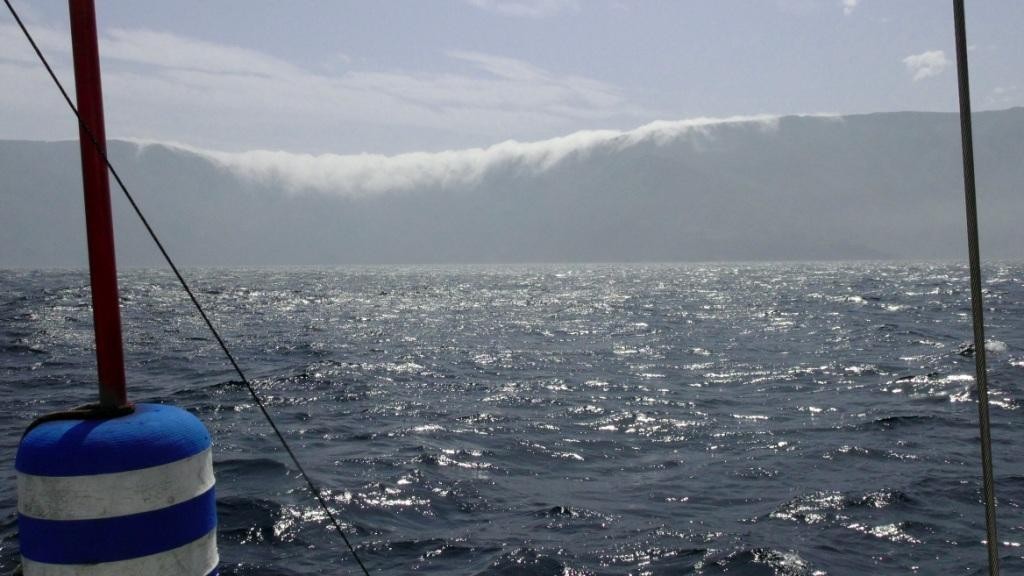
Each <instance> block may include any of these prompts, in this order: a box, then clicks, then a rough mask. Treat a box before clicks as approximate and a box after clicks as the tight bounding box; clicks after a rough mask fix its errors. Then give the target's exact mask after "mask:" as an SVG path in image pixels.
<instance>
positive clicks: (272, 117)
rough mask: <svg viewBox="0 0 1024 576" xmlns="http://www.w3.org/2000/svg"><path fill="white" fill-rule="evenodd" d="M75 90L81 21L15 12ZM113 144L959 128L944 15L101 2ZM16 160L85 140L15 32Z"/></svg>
mask: <svg viewBox="0 0 1024 576" xmlns="http://www.w3.org/2000/svg"><path fill="white" fill-rule="evenodd" d="M12 1H13V3H14V5H15V7H16V8H17V9H18V10H19V11H20V13H21V15H22V17H23V19H24V20H25V21H26V23H27V25H28V27H29V28H30V30H31V31H32V32H33V34H34V35H35V36H36V38H37V41H38V42H39V43H40V45H41V47H42V49H43V51H44V53H45V54H47V56H48V57H49V58H50V59H51V61H52V62H53V63H54V64H55V68H56V70H57V73H58V75H59V76H60V77H61V78H62V79H64V81H65V82H66V83H67V85H68V86H69V87H70V86H72V84H73V81H72V74H71V70H70V42H69V33H68V16H67V3H66V2H64V1H59V0H12ZM97 4H98V6H97V11H98V19H99V26H100V36H101V37H100V51H101V57H102V66H103V80H104V92H105V100H106V118H107V134H108V137H109V138H126V139H138V140H144V141H159V142H173V143H178V144H182V145H186V146H190V147H196V148H202V149H207V150H218V151H224V152H245V151H251V150H274V151H286V152H290V153H298V154H344V155H352V154H362V153H367V154H375V155H395V154H405V153H414V152H437V151H442V150H456V149H466V148H474V147H487V146H491V145H494V144H497V143H500V142H504V141H507V140H516V141H520V142H530V141H538V140H544V139H550V138H556V137H560V136H564V135H567V134H571V133H573V132H577V131H581V130H630V129H633V128H636V127H638V126H643V125H646V124H649V123H651V122H655V121H679V120H684V119H694V118H707V117H710V118H724V117H735V116H760V115H784V114H856V113H870V112H881V111H898V110H926V111H954V110H956V107H957V100H956V84H955V82H956V66H955V61H954V59H955V54H954V48H953V42H954V41H953V28H952V6H951V2H948V1H944V0H900V1H893V0H745V1H740V0H721V1H714V2H711V1H703V0H689V1H683V0H673V1H655V0H650V1H631V0H432V1H424V0H417V1H413V0H405V1H398V0H394V1H380V2H362V1H359V2H356V1H351V2H350V1H338V2H313V1H301V0H295V1H289V2H264V1H261V0H218V1H216V2H211V1H197V0H181V1H175V2H137V1H130V0H97ZM967 8H968V11H967V25H968V40H969V43H970V45H971V50H970V59H971V61H970V66H971V78H972V95H973V104H974V107H975V109H976V110H987V109H1004V108H1009V107H1013V106H1022V105H1024V66H1022V65H1021V56H1022V54H1024V35H1022V34H1020V30H1022V29H1024V2H1019V1H1018V0H985V1H972V2H968V7H967ZM0 86H3V90H0V139H29V140H56V139H73V138H75V137H77V131H76V128H75V124H74V122H73V119H72V117H71V116H70V114H69V113H68V112H67V110H66V109H65V108H64V104H63V102H62V100H61V99H60V96H59V94H58V93H57V91H56V89H55V88H54V87H53V86H52V85H51V84H50V81H49V79H48V77H47V76H46V74H45V71H44V70H43V69H42V67H41V66H40V65H39V64H38V62H36V61H35V56H34V55H33V54H32V52H31V51H30V48H29V47H28V45H27V42H26V41H25V40H24V38H23V37H22V36H21V33H20V31H19V30H18V29H17V28H16V27H15V24H14V22H13V19H12V18H11V17H10V15H9V14H7V13H6V12H3V13H0Z"/></svg>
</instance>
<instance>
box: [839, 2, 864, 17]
mask: <svg viewBox="0 0 1024 576" xmlns="http://www.w3.org/2000/svg"><path fill="white" fill-rule="evenodd" d="M858 4H860V0H843V15H844V16H849V15H850V14H853V11H854V10H856V9H857V5H858Z"/></svg>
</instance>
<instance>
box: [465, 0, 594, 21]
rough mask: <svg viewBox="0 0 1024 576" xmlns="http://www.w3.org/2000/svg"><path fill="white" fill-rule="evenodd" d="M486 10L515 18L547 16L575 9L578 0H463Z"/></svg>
mask: <svg viewBox="0 0 1024 576" xmlns="http://www.w3.org/2000/svg"><path fill="white" fill-rule="evenodd" d="M463 1H464V2H466V3H467V4H469V5H471V6H475V7H477V8H480V9H482V10H487V11H488V12H494V13H496V14H501V15H503V16H514V17H517V18H547V17H549V16H554V15H556V14H559V13H561V12H564V11H569V10H571V11H576V10H579V8H580V3H579V0H463Z"/></svg>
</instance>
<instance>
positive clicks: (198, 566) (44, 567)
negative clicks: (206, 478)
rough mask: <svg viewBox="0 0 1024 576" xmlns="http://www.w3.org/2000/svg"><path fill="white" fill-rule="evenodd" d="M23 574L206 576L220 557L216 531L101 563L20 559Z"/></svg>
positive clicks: (38, 575) (36, 575)
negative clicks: (155, 551) (170, 546)
mask: <svg viewBox="0 0 1024 576" xmlns="http://www.w3.org/2000/svg"><path fill="white" fill-rule="evenodd" d="M21 561H22V564H21V566H22V569H23V570H24V572H25V576H163V575H166V576H172V575H174V576H179V575H180V576H206V575H207V574H209V573H210V572H212V571H213V569H214V568H216V566H217V562H219V561H220V559H219V558H218V556H217V530H216V529H214V530H210V532H209V533H208V534H207V535H206V536H203V537H202V538H199V539H198V540H193V541H192V542H189V543H188V544H185V545H184V546H180V547H178V548H175V549H173V550H167V551H166V552H160V553H158V554H150V555H149V556H142V557H139V558H132V559H130V560H120V561H118V562H104V563H102V564H45V563H42V562H33V561H32V560H29V559H28V558H22V559H21Z"/></svg>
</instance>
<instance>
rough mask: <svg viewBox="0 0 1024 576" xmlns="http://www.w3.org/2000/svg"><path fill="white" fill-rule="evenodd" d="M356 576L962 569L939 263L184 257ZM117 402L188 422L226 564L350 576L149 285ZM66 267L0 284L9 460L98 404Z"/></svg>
mask: <svg viewBox="0 0 1024 576" xmlns="http://www.w3.org/2000/svg"><path fill="white" fill-rule="evenodd" d="M185 275H186V276H187V277H188V278H189V279H190V280H191V282H192V283H193V285H194V287H195V289H196V292H197V296H198V298H199V299H200V300H201V301H202V303H203V305H204V306H205V307H206V308H207V310H208V311H209V313H210V315H211V317H212V319H213V321H214V322H215V323H216V325H217V326H218V327H219V328H220V329H221V330H222V332H223V335H224V337H225V340H226V341H227V342H228V344H229V346H230V347H231V348H232V350H233V352H234V353H235V354H236V356H237V357H238V360H239V363H240V364H241V366H242V367H243V368H244V370H245V371H246V372H247V374H248V376H249V377H250V378H251V379H252V381H253V383H254V385H255V388H256V390H257V391H258V393H259V394H260V395H261V396H262V397H263V398H264V399H265V400H266V402H267V405H268V407H269V409H270V411H271V413H272V414H273V417H274V418H275V419H276V421H277V423H278V425H279V426H280V427H281V429H282V431H283V433H284V434H285V436H286V437H287V439H288V440H289V442H290V443H291V444H292V445H293V447H294V449H295V452H296V453H297V455H298V457H299V458H300V460H301V461H302V462H303V464H304V465H305V467H306V469H307V470H308V471H309V472H310V474H311V476H312V477H313V478H314V480H315V481H316V482H317V483H318V484H319V485H320V486H321V487H322V489H323V493H324V495H325V498H326V500H327V501H328V502H329V504H330V506H331V507H332V509H333V510H334V511H335V512H336V513H337V514H338V516H339V517H340V519H341V520H342V522H343V524H344V526H345V529H346V531H347V533H348V535H349V538H350V539H351V540H352V543H353V545H354V546H355V548H356V551H357V552H358V554H359V556H360V557H361V558H362V560H363V562H364V563H365V564H366V566H367V567H368V568H369V570H370V572H371V573H372V574H375V575H398V574H446V575H518V574H522V575H536V576H542V575H544V576H555V575H563V576H582V575H627V574H629V575H636V576H639V575H668V574H699V575H717V574H728V575H786V576H790V575H826V574H827V575H861V574H983V573H987V572H986V570H987V568H986V553H985V538H986V536H985V529H984V506H983V503H982V496H981V464H980V445H979V431H978V406H977V403H976V401H975V395H974V394H975V390H974V388H975V379H974V350H973V348H972V347H971V346H970V342H971V339H972V335H971V322H970V302H969V281H968V273H967V270H966V267H965V266H964V265H961V264H957V263H942V262H917V263H907V262H904V263H894V262H884V263H872V262H860V263H784V264H734V263H726V264H592V265H584V264H573V265H556V264H538V265H515V266H492V265H478V266H435V267H431V266H422V267H394V266H388V267H384V266H382V267H337V268H312V267H309V268H261V269H228V268H205V269H189V270H186V271H185ZM983 287H984V301H985V314H986V323H987V325H986V330H987V339H988V340H987V344H986V346H985V348H986V350H987V356H988V362H989V370H990V373H989V378H990V386H991V410H992V439H993V453H994V467H995V479H996V493H997V497H998V526H999V536H998V540H999V553H1000V556H1001V559H1002V568H1003V571H1004V573H1005V574H1022V573H1024V547H1022V543H1024V510H1022V506H1024V446H1022V445H1021V440H1022V432H1021V431H1022V424H1024V418H1022V416H1024V411H1022V410H1021V406H1022V393H1021V382H1022V377H1024V265H1022V264H1016V263H989V264H986V266H985V267H984V284H983ZM121 301H122V307H123V322H124V338H125V346H126V355H127V356H126V365H127V373H128V379H129V397H130V399H131V400H133V401H135V402H158V403H172V404H175V405H178V406H181V407H183V408H185V409H187V410H189V411H191V412H193V413H194V414H195V415H196V416H198V417H199V418H200V419H201V420H202V421H203V422H204V423H205V424H206V426H207V427H208V428H209V430H210V432H211V433H212V435H213V438H214V443H215V444H214V449H215V470H216V475H217V487H216V490H217V496H218V514H219V525H218V540H219V547H220V548H219V549H220V557H221V574H224V575H270V574H285V575H300V574H357V573H358V572H357V566H356V564H355V562H354V560H353V557H352V555H351V553H350V552H349V551H348V550H347V549H346V548H345V546H344V544H343V543H342V541H341V539H340V538H339V537H338V534H337V533H336V532H335V531H333V530H332V529H330V527H329V526H328V523H327V521H326V518H325V515H324V514H323V512H322V511H321V510H320V509H318V507H317V505H316V503H315V502H314V500H313V498H312V497H311V494H310V492H309V490H308V489H307V488H306V485H305V483H304V482H303V481H302V479H301V478H300V477H299V476H298V475H297V471H296V468H295V466H294V465H293V464H292V463H291V462H290V461H289V459H288V458H287V456H286V454H285V453H284V452H283V451H282V449H281V447H280V446H279V445H278V442H277V440H276V438H275V436H274V435H273V433H272V431H271V429H270V427H269V426H268V424H267V422H266V421H265V420H264V419H263V416H262V415H261V413H260V412H259V410H258V409H257V408H256V407H255V406H254V404H253V401H252V399H251V398H250V396H249V393H248V391H247V390H246V388H245V387H244V386H243V385H242V384H241V383H240V381H239V378H238V377H237V376H236V375H235V374H234V373H233V372H232V370H231V368H230V365H229V364H228V363H227V362H226V361H225V359H224V357H223V355H222V353H221V351H220V350H219V349H218V348H217V346H216V343H215V342H214V340H213V339H212V338H211V337H210V335H209V334H208V333H207V331H206V328H205V327H204V325H203V324H202V323H201V321H200V320H199V318H198V317H197V315H196V313H195V311H194V310H193V309H192V308H191V304H190V302H189V301H188V300H187V298H186V296H185V295H184V293H183V292H182V290H181V289H180V288H179V287H178V285H177V284H176V281H175V279H174V277H173V276H172V275H171V274H170V273H168V272H167V271H164V270H157V269H153V270H149V269H136V270H127V271H124V272H123V273H122V274H121ZM92 339H93V332H92V319H91V307H90V292H89V284H88V274H87V273H86V272H84V271H80V270H70V271H67V270H65V271H54V270H49V271H28V270H7V271H0V427H2V431H0V462H2V464H0V486H2V489H0V573H12V572H13V571H15V570H16V567H17V565H18V563H19V555H18V527H17V514H16V489H15V486H16V482H15V472H14V465H13V462H14V455H15V451H16V449H17V444H18V441H19V437H20V435H21V433H22V430H23V429H24V428H25V426H26V425H27V424H28V423H29V422H31V421H32V420H33V419H34V418H35V417H37V416H40V415H42V414H45V413H47V412H51V411H56V410H61V409H65V408H68V407H71V406H74V405H77V404H81V403H85V402H90V401H93V400H94V399H95V397H96V382H95V374H94V356H93V353H94V352H93V351H94V348H93V340H92Z"/></svg>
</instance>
